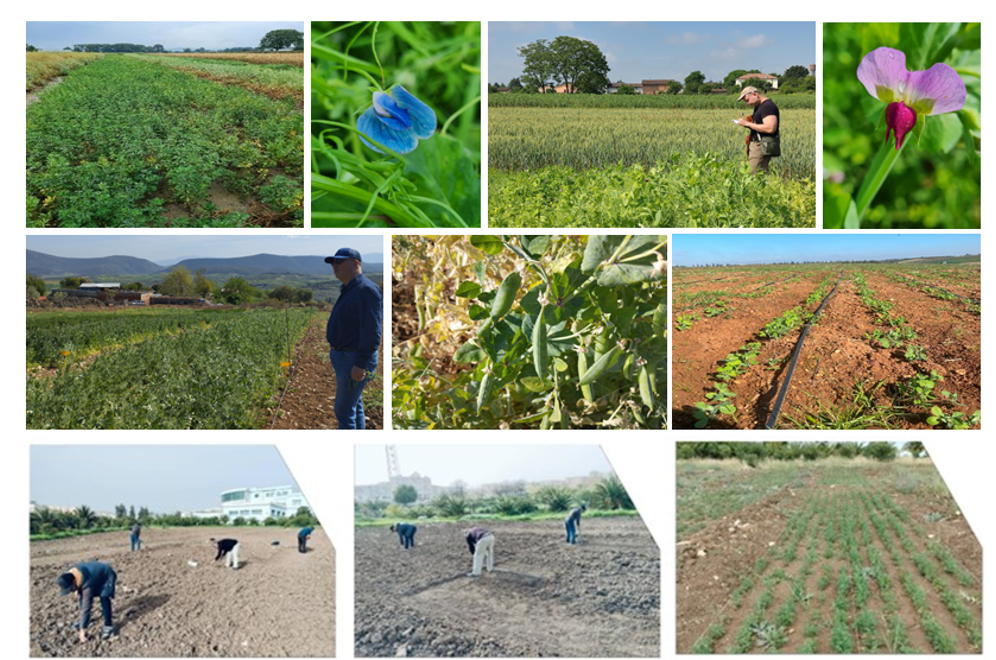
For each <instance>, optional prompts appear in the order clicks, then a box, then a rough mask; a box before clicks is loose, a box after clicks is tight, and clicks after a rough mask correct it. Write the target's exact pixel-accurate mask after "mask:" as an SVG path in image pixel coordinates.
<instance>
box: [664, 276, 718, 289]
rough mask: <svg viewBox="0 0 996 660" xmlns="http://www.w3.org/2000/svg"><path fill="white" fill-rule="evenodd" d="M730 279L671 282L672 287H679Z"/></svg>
mask: <svg viewBox="0 0 996 660" xmlns="http://www.w3.org/2000/svg"><path fill="white" fill-rule="evenodd" d="M732 279H733V278H732V277H716V278H713V279H711V280H694V281H692V282H671V286H672V287H679V286H691V285H693V284H702V283H703V282H722V281H724V280H732Z"/></svg>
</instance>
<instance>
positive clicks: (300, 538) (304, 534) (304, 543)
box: [297, 525, 315, 552]
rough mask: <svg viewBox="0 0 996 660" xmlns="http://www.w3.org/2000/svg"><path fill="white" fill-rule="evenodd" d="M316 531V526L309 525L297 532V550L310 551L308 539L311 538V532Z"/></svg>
mask: <svg viewBox="0 0 996 660" xmlns="http://www.w3.org/2000/svg"><path fill="white" fill-rule="evenodd" d="M313 531H315V528H314V527H312V526H311V525H308V526H307V527H305V528H304V529H302V530H301V531H300V532H298V533H297V551H298V552H307V551H308V539H310V538H311V533H312V532H313Z"/></svg>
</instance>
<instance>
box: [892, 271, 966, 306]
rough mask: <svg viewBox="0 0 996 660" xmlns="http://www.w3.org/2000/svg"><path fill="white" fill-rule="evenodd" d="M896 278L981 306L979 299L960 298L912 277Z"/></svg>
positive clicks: (960, 296) (955, 294) (942, 288)
mask: <svg viewBox="0 0 996 660" xmlns="http://www.w3.org/2000/svg"><path fill="white" fill-rule="evenodd" d="M897 277H901V278H903V279H904V280H906V281H907V282H913V283H914V284H919V285H921V286H925V287H927V288H928V289H937V290H938V291H943V292H944V293H946V294H948V295H949V296H954V297H955V298H961V299H962V300H967V301H968V302H970V303H972V304H973V305H981V304H982V299H981V298H979V299H976V298H969V297H968V296H962V295H959V294H957V293H955V292H953V291H948V290H947V289H945V288H944V287H940V286H935V285H933V284H927V283H926V282H921V281H920V280H914V279H913V278H912V277H906V276H905V275H898V274H897Z"/></svg>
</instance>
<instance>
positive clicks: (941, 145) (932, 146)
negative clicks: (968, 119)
mask: <svg viewBox="0 0 996 660" xmlns="http://www.w3.org/2000/svg"><path fill="white" fill-rule="evenodd" d="M926 123H927V127H926V129H924V131H923V137H922V138H921V139H920V148H921V149H924V150H926V151H931V152H934V153H945V154H946V153H948V152H950V151H951V150H952V149H954V148H955V146H956V145H957V144H958V141H959V140H960V139H961V136H962V135H963V133H964V131H963V128H962V124H961V121H960V120H959V119H958V116H957V115H956V114H954V113H948V114H943V115H937V116H936V117H930V121H928V122H926Z"/></svg>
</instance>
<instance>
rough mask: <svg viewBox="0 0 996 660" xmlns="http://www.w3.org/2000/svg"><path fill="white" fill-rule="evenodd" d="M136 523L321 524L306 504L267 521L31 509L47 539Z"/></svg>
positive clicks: (33, 522)
mask: <svg viewBox="0 0 996 660" xmlns="http://www.w3.org/2000/svg"><path fill="white" fill-rule="evenodd" d="M135 523H139V524H141V525H142V526H143V527H146V526H156V527H211V526H214V527H218V526H223V525H234V526H248V527H259V526H265V527H306V526H308V525H311V526H313V527H314V526H317V525H318V524H319V523H318V518H316V517H315V515H314V514H313V513H312V512H311V509H309V508H308V507H306V506H302V507H299V508H298V509H297V511H296V512H295V513H294V515H293V516H288V517H286V518H273V517H269V518H266V519H265V520H263V521H258V520H256V519H255V518H243V517H242V516H238V517H235V518H231V519H229V517H228V516H210V517H206V518H201V517H196V516H185V515H183V514H182V513H180V512H179V511H177V512H176V513H152V512H151V511H149V509H148V508H147V507H144V506H143V507H140V508H139V509H138V511H137V512H136V511H135V506H134V505H132V506H130V507H126V506H125V505H124V504H118V505H116V506H115V507H114V515H113V516H108V515H102V514H99V513H97V512H95V511H94V510H93V509H92V508H91V507H89V506H87V505H85V504H84V505H81V506H78V507H76V508H75V509H71V510H67V511H57V510H55V509H49V508H47V507H39V508H38V509H36V510H35V511H32V512H31V516H30V533H31V536H41V537H46V538H62V537H68V536H76V535H79V534H87V533H96V532H109V531H115V530H122V529H128V528H130V527H131V526H132V525H134V524H135Z"/></svg>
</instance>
